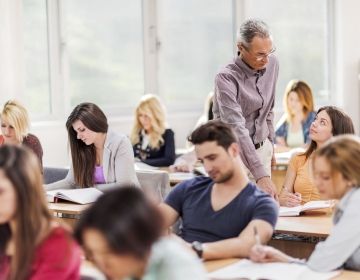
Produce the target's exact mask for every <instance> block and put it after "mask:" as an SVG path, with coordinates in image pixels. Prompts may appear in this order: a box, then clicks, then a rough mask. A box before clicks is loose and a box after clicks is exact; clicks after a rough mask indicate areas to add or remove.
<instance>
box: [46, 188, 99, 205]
mask: <svg viewBox="0 0 360 280" xmlns="http://www.w3.org/2000/svg"><path fill="white" fill-rule="evenodd" d="M102 194H103V193H102V192H101V191H99V190H98V189H96V188H81V189H70V190H54V191H48V192H47V195H49V196H55V197H58V198H61V199H64V200H68V201H72V202H75V203H79V204H88V203H93V202H95V201H96V200H97V199H98V198H99V197H100V196H101V195H102Z"/></svg>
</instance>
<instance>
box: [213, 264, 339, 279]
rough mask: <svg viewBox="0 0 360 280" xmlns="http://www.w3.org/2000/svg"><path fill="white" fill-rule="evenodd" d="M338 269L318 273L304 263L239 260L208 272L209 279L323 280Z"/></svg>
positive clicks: (334, 273)
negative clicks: (261, 262)
mask: <svg viewBox="0 0 360 280" xmlns="http://www.w3.org/2000/svg"><path fill="white" fill-rule="evenodd" d="M339 273H340V272H339V271H334V272H329V273H320V272H314V271H312V270H310V269H309V268H308V267H307V266H306V265H301V264H289V263H263V264H260V263H254V262H252V261H250V260H241V261H239V262H237V263H234V264H232V265H229V266H227V267H224V268H222V269H219V270H216V271H214V272H211V273H209V274H208V276H209V279H211V280H230V279H232V280H235V279H240V278H241V279H243V278H245V279H271V280H309V279H316V280H325V279H331V278H333V277H334V276H336V275H338V274H339Z"/></svg>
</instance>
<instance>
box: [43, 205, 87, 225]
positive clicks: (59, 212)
mask: <svg viewBox="0 0 360 280" xmlns="http://www.w3.org/2000/svg"><path fill="white" fill-rule="evenodd" d="M90 205H91V204H85V205H81V204H75V203H70V202H69V203H66V202H65V203H52V202H50V203H48V207H49V209H50V211H51V212H52V213H53V214H54V216H55V217H56V218H59V219H61V221H62V222H66V223H67V224H69V225H70V226H71V227H74V226H75V224H76V221H77V220H78V219H79V218H80V215H81V213H82V212H84V211H85V209H87V208H88V207H89V206H90Z"/></svg>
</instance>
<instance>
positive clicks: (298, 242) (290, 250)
mask: <svg viewBox="0 0 360 280" xmlns="http://www.w3.org/2000/svg"><path fill="white" fill-rule="evenodd" d="M331 228H332V216H331V214H324V213H322V212H317V211H313V212H308V213H306V214H304V215H301V216H297V217H279V219H278V221H277V223H276V226H275V234H290V235H292V236H294V238H291V239H290V238H287V239H277V238H276V237H275V238H272V239H271V240H270V242H269V245H271V246H273V247H275V248H277V249H279V250H281V251H283V252H285V253H286V254H288V255H291V256H293V257H297V258H308V257H309V256H310V255H311V253H312V251H313V250H314V248H315V245H316V244H317V242H318V240H319V239H324V238H326V237H327V236H328V235H329V233H330V230H331ZM299 236H307V237H309V240H304V238H296V237H299Z"/></svg>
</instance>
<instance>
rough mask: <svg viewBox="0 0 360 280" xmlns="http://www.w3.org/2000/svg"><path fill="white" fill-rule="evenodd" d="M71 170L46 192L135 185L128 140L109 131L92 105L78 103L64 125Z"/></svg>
mask: <svg viewBox="0 0 360 280" xmlns="http://www.w3.org/2000/svg"><path fill="white" fill-rule="evenodd" d="M66 128H67V131H68V137H69V143H70V151H71V158H72V166H71V168H70V170H69V173H68V175H67V176H66V178H65V179H63V180H61V181H58V182H55V183H52V184H48V185H46V186H45V188H46V189H47V190H54V189H64V188H75V187H77V188H79V187H80V188H85V187H96V188H98V189H99V190H101V191H107V190H110V189H112V188H115V187H118V186H122V185H138V180H137V177H136V174H135V168H134V155H133V151H132V147H131V144H130V141H129V139H128V138H127V137H126V136H125V135H122V134H118V133H115V132H114V131H112V130H109V129H108V122H107V118H106V116H105V114H104V112H103V111H102V110H101V109H100V108H99V107H98V106H97V105H95V104H93V103H81V104H79V105H77V106H76V107H75V108H74V110H73V111H72V112H71V114H70V116H69V117H68V119H67V122H66Z"/></svg>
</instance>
